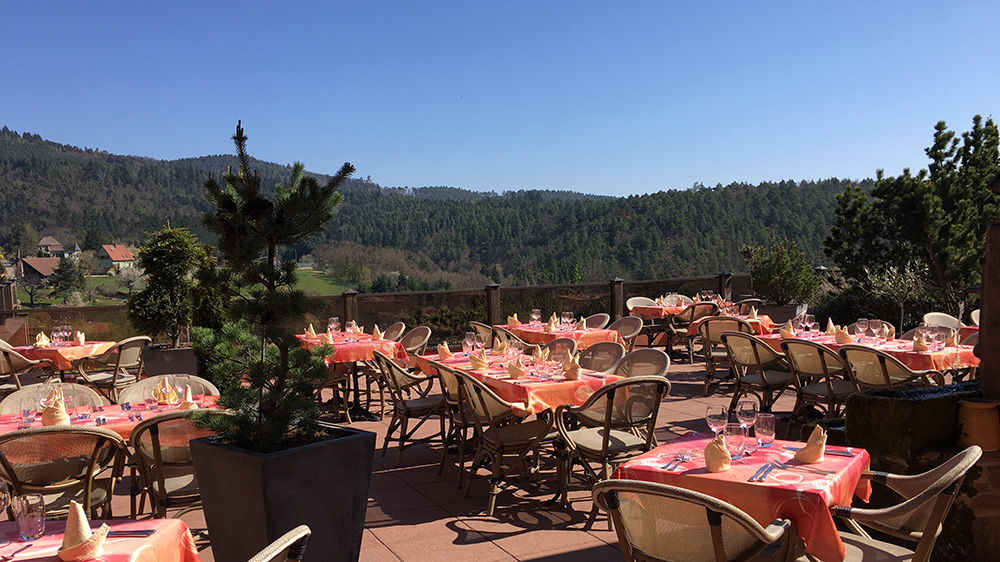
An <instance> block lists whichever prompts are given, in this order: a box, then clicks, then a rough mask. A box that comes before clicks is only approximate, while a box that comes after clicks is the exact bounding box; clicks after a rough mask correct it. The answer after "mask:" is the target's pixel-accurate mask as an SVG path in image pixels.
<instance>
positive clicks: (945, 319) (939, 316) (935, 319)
mask: <svg viewBox="0 0 1000 562" xmlns="http://www.w3.org/2000/svg"><path fill="white" fill-rule="evenodd" d="M924 324H926V325H928V326H944V327H945V328H952V329H955V330H957V329H959V328H961V327H962V326H964V325H965V324H962V321H961V320H959V319H958V318H955V317H954V316H952V315H950V314H945V313H944V312H928V313H927V314H924Z"/></svg>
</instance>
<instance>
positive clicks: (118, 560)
mask: <svg viewBox="0 0 1000 562" xmlns="http://www.w3.org/2000/svg"><path fill="white" fill-rule="evenodd" d="M103 523H107V524H108V527H111V530H112V531H129V530H133V531H134V530H147V529H149V530H153V531H154V532H153V534H152V535H149V536H148V537H115V536H111V537H108V538H107V540H105V541H104V553H103V554H102V555H101V556H100V557H99V558H94V560H95V561H103V562H201V556H200V555H199V554H198V548H197V546H196V545H195V543H194V538H193V537H192V536H191V531H190V530H189V529H188V526H187V524H186V523H184V521H181V520H180V519H143V520H141V521H132V520H129V519H113V520H108V521H91V522H90V527H91V529H95V530H96V529H98V528H100V526H101V524H103ZM65 530H66V521H46V522H45V534H43V535H42V536H41V537H39V538H37V539H35V540H32V541H22V540H21V539H20V538H19V537H18V534H17V523H15V522H13V521H4V522H2V523H0V540H2V541H10V543H9V544H7V545H5V546H2V547H0V556H4V555H8V554H11V553H12V552H14V551H15V550H17V549H19V548H23V547H24V546H25V545H27V544H30V545H31V546H30V547H28V548H27V549H25V550H22V551H21V552H19V553H17V554H16V555H15V556H14V562H59V556H58V554H57V552H58V550H59V548H60V547H61V546H62V540H63V533H64V532H65Z"/></svg>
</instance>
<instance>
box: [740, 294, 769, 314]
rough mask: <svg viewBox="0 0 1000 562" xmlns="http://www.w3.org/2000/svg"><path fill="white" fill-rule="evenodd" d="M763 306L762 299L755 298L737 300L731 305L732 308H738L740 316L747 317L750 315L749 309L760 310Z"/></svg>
mask: <svg viewBox="0 0 1000 562" xmlns="http://www.w3.org/2000/svg"><path fill="white" fill-rule="evenodd" d="M763 304H764V299H758V298H756V297H751V298H748V299H742V300H738V301H736V302H734V303H733V305H734V306H738V307H740V314H742V315H747V314H750V308H751V307H754V308H760V307H761V305H763Z"/></svg>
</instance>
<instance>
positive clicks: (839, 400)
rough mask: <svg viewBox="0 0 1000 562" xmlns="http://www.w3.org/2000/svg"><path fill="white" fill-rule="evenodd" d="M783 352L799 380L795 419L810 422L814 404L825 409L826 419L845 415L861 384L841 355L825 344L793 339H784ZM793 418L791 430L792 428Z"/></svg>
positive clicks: (796, 385) (793, 412)
mask: <svg viewBox="0 0 1000 562" xmlns="http://www.w3.org/2000/svg"><path fill="white" fill-rule="evenodd" d="M781 351H782V352H784V354H785V359H787V360H788V369H789V370H790V371H791V372H792V376H793V377H794V378H793V379H792V380H793V382H794V383H795V395H796V400H795V407H794V408H793V409H792V421H794V420H796V419H800V420H802V422H803V423H805V422H807V421H808V415H807V413H808V409H809V408H811V407H814V408H818V409H820V410H822V411H823V417H824V418H826V419H830V418H838V417H840V416H842V415H843V412H844V406H845V405H846V403H847V397H848V396H850V395H852V394H854V393H855V392H857V391H858V383H857V382H855V380H854V373H853V372H852V371H851V370H850V369H848V368H847V366H846V365H844V362H843V361H841V359H840V355H837V352H835V351H834V350H832V349H830V348H829V347H826V346H825V345H823V344H819V343H816V342H812V341H809V340H800V339H791V338H789V339H784V340H781ZM792 421H790V422H789V424H788V431H791V428H792ZM787 435H788V434H787V433H786V437H787Z"/></svg>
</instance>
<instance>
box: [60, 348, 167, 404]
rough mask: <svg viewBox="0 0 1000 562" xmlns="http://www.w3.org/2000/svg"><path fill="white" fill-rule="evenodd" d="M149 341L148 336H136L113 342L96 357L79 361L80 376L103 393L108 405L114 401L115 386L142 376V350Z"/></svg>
mask: <svg viewBox="0 0 1000 562" xmlns="http://www.w3.org/2000/svg"><path fill="white" fill-rule="evenodd" d="M151 341H153V340H152V339H150V338H149V337H148V336H136V337H134V338H128V339H124V340H122V341H120V342H118V343H116V344H115V346H114V347H112V348H111V349H109V350H108V351H106V352H105V353H104V354H103V355H101V356H100V357H96V358H94V359H87V360H85V361H81V362H80V364H79V366H78V370H79V372H80V377H82V378H83V380H85V381H86V382H87V384H89V385H90V386H93V387H94V388H96V389H97V390H98V391H99V392H100V393H101V394H103V395H105V396H107V397H108V400H110V401H111V403H112V404H117V403H118V391H119V389H121V388H123V387H125V386H127V385H130V384H132V383H134V382H135V381H137V380H139V377H140V376H141V375H142V350H144V349H145V348H146V346H147V345H149V342H151ZM93 369H96V370H93ZM129 369H132V370H133V372H131V373H130V372H129Z"/></svg>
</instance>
